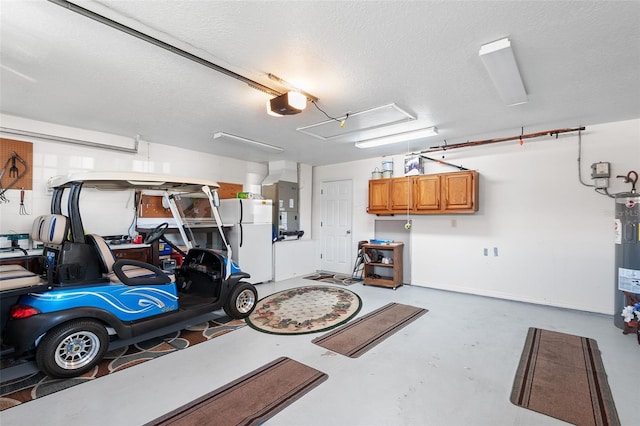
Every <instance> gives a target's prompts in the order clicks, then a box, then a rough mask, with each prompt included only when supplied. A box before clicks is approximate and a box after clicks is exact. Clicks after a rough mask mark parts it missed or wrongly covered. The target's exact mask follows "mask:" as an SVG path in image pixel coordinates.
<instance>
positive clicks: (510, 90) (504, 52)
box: [479, 38, 528, 106]
mask: <svg viewBox="0 0 640 426" xmlns="http://www.w3.org/2000/svg"><path fill="white" fill-rule="evenodd" d="M479 54H480V59H481V60H482V62H483V63H484V66H485V68H486V69H487V72H488V73H489V77H491V81H493V85H494V86H496V89H498V93H499V94H500V97H501V98H502V100H503V101H504V102H505V103H506V104H507V105H508V106H514V105H519V104H524V103H527V101H528V99H527V92H526V91H525V89H524V84H523V83H522V78H521V77H520V71H518V64H517V63H516V58H515V56H514V55H513V49H512V48H511V42H510V41H509V39H508V38H503V39H500V40H497V41H494V42H492V43H488V44H485V45H483V46H482V47H480V53H479Z"/></svg>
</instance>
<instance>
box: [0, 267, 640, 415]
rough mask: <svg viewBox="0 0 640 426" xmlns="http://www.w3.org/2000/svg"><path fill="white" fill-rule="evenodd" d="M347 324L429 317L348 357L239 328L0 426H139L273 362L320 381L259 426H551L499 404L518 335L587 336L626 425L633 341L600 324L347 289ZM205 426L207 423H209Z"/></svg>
mask: <svg viewBox="0 0 640 426" xmlns="http://www.w3.org/2000/svg"><path fill="white" fill-rule="evenodd" d="M312 284H316V283H314V282H313V281H309V280H305V279H303V278H294V279H289V280H285V281H281V282H277V283H272V282H270V283H266V284H260V285H258V286H257V288H258V291H259V297H260V298H262V297H265V296H267V295H269V294H272V293H275V292H276V291H280V290H284V289H288V288H292V287H298V286H303V285H312ZM348 288H349V289H350V290H352V291H354V292H356V293H358V295H360V297H361V298H362V301H363V308H362V310H361V311H360V313H359V316H361V315H364V314H366V313H368V312H371V311H373V310H375V309H377V308H379V307H381V306H383V305H385V304H387V303H389V302H398V303H404V304H409V305H414V306H419V307H423V308H426V309H428V310H429V312H428V313H427V314H426V315H424V316H422V317H421V318H419V319H418V320H416V321H415V322H413V323H411V324H409V325H408V326H407V327H406V328H404V329H402V330H400V332H398V333H397V334H395V335H393V336H391V337H390V338H388V339H387V340H385V341H383V342H382V343H381V344H379V345H378V346H376V347H375V348H374V349H372V350H370V351H369V352H367V353H365V354H364V355H362V356H361V357H360V358H355V359H352V358H348V357H345V356H342V355H337V354H334V353H332V352H329V351H327V350H326V349H323V348H321V347H320V346H317V345H314V344H312V343H311V340H312V339H313V338H314V337H317V336H319V335H321V334H322V333H318V334H310V335H299V336H276V335H270V334H265V333H260V332H258V331H256V330H253V329H252V328H250V327H243V328H242V329H239V330H236V331H234V332H232V333H229V334H226V335H224V336H221V337H218V338H215V339H213V340H211V341H209V342H205V343H201V344H199V345H196V346H194V347H192V348H189V349H188V350H183V351H177V352H174V353H172V354H169V355H166V356H163V357H160V358H158V359H156V360H153V361H149V362H146V363H144V364H141V365H138V366H135V367H133V368H129V369H126V370H124V371H121V372H118V373H116V374H113V375H110V376H106V377H102V378H100V379H97V380H94V381H91V382H88V383H85V384H82V385H79V386H75V387H73V388H70V389H66V390H63V391H60V392H57V393H54V394H52V395H49V396H46V397H43V398H40V399H37V400H35V401H32V402H29V403H26V404H23V405H21V406H17V407H14V408H11V409H8V410H5V411H3V412H0V423H2V424H3V425H7V426H9V425H65V426H66V425H70V424H73V425H140V424H144V423H146V422H148V421H151V420H153V419H155V418H156V417H158V416H160V415H162V414H165V413H166V412H168V411H170V410H172V409H174V408H177V407H179V406H181V405H183V404H185V403H187V402H189V401H191V400H193V399H195V398H197V397H199V396H201V395H203V394H205V393H207V392H210V391H212V390H214V389H216V388H218V387H220V386H222V385H224V384H226V383H228V382H230V381H232V380H234V379H236V378H238V377H240V376H242V375H244V374H246V373H248V372H250V371H252V370H254V369H256V368H258V367H260V366H262V365H264V364H266V363H268V362H270V361H272V360H274V359H276V358H278V357H281V356H287V357H289V358H292V359H295V360H296V361H299V362H302V363H305V364H307V365H309V366H311V367H313V368H316V369H318V370H320V371H323V372H325V373H327V374H328V375H329V379H328V380H327V381H325V382H324V383H322V384H320V385H319V386H318V387H317V388H315V389H313V390H311V391H310V392H309V393H308V394H306V395H304V396H303V397H302V398H301V399H299V400H297V401H295V402H294V403H293V404H292V405H290V406H289V407H287V408H285V409H284V410H283V411H282V412H280V413H278V414H277V415H276V416H274V417H273V418H271V419H270V420H269V421H267V423H266V424H269V425H296V426H300V425H367V426H369V425H555V424H565V423H564V422H562V421H559V420H556V419H554V418H551V417H548V416H545V415H542V414H538V413H536V412H533V411H530V410H526V409H523V408H520V407H517V406H515V405H513V404H511V402H510V401H509V395H510V392H511V386H512V384H513V378H514V374H515V371H516V368H517V365H518V362H519V360H520V355H521V352H522V347H523V344H524V340H525V337H526V334H527V330H528V328H529V327H538V328H544V329H549V330H554V331H560V332H564V333H570V334H576V335H581V336H586V337H590V338H593V339H596V340H597V342H598V346H599V348H600V350H601V352H602V359H603V362H604V365H605V368H606V372H607V374H608V379H609V385H610V387H611V391H612V393H613V397H614V400H615V402H616V407H617V410H618V414H619V417H620V421H621V423H622V424H623V425H631V424H637V416H638V412H637V395H638V383H637V382H638V360H640V346H639V345H638V343H637V341H636V338H635V336H631V335H626V336H625V335H623V334H622V333H621V330H619V329H617V328H615V327H614V326H613V320H612V318H611V317H610V316H607V315H599V314H589V313H584V312H578V311H571V310H566V309H559V308H553V307H546V306H538V305H531V304H526V303H520V302H511V301H505V300H498V299H491V298H486V297H479V296H472V295H465V294H459V293H452V292H446V291H440V290H432V289H428V288H422V287H415V286H403V287H400V288H398V289H397V290H395V291H394V290H390V289H386V288H379V287H370V286H363V285H362V284H359V283H356V284H353V285H351V286H349V287H348ZM211 424H213V425H215V424H216V423H215V421H214V420H213V419H212V423H211Z"/></svg>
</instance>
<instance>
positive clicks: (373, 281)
mask: <svg viewBox="0 0 640 426" xmlns="http://www.w3.org/2000/svg"><path fill="white" fill-rule="evenodd" d="M403 248H404V244H403V243H389V244H363V245H362V249H363V250H364V251H365V253H367V252H371V251H375V252H377V253H378V254H379V255H382V257H385V258H387V259H391V262H390V263H382V262H381V261H380V259H370V261H369V262H365V263H364V274H363V275H364V279H363V281H362V283H363V284H364V285H377V286H382V287H390V288H393V289H394V290H395V289H396V288H397V287H399V286H401V285H402V279H403V277H402V250H403Z"/></svg>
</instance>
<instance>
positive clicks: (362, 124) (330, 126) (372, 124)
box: [296, 104, 416, 141]
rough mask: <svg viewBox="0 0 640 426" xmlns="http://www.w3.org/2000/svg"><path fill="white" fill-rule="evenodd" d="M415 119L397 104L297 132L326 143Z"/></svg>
mask: <svg viewBox="0 0 640 426" xmlns="http://www.w3.org/2000/svg"><path fill="white" fill-rule="evenodd" d="M415 119H416V117H414V116H413V115H411V114H409V113H408V112H407V111H405V110H403V109H402V108H400V107H399V106H397V105H396V104H388V105H382V106H379V107H375V108H370V109H366V110H364V111H358V112H353V113H349V116H348V117H347V116H346V115H343V116H341V117H336V119H330V120H325V121H321V122H319V123H315V124H310V125H308V126H304V127H298V128H297V129H296V130H297V131H299V132H302V133H305V134H307V135H309V136H313V137H314V138H318V139H321V140H325V141H326V140H331V139H335V138H339V137H341V136H344V135H348V134H350V133H354V132H360V131H363V130H368V129H376V128H379V127H383V126H388V125H390V124H395V123H400V122H407V121H411V120H415ZM343 120H345V126H344V127H341V126H340V125H339V123H340V122H341V121H343Z"/></svg>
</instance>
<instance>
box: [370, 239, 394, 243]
mask: <svg viewBox="0 0 640 426" xmlns="http://www.w3.org/2000/svg"><path fill="white" fill-rule="evenodd" d="M369 242H371V244H389V243H392V242H393V240H369Z"/></svg>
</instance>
